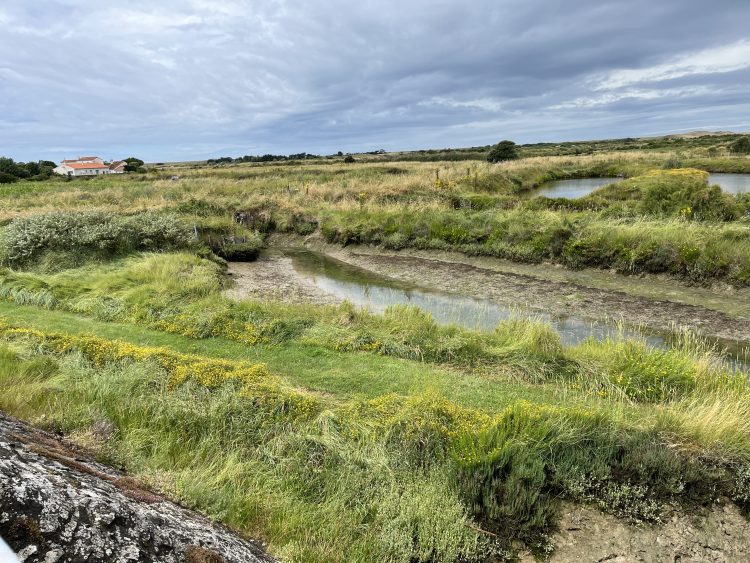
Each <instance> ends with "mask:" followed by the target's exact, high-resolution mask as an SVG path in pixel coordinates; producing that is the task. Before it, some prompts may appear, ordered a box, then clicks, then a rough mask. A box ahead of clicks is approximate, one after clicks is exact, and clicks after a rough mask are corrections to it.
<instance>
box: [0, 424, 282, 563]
mask: <svg viewBox="0 0 750 563" xmlns="http://www.w3.org/2000/svg"><path fill="white" fill-rule="evenodd" d="M0 536H2V537H3V538H4V539H5V540H6V541H7V542H8V544H9V545H10V546H11V548H13V549H14V550H15V551H16V553H17V554H18V558H19V559H20V560H21V561H24V562H25V563H73V562H76V563H77V562H84V561H85V562H87V563H95V562H105V561H106V562H111V563H126V562H139V563H140V562H144V563H145V562H164V563H178V562H184V561H187V562H190V561H210V562H213V561H217V562H219V561H225V562H227V563H230V562H237V563H266V562H272V561H274V560H273V559H272V558H271V557H270V556H269V555H268V554H266V553H265V551H264V550H263V548H262V546H261V545H259V544H258V543H256V542H253V541H251V540H248V539H245V538H243V537H241V536H239V535H238V534H236V533H235V532H233V531H231V530H229V529H228V528H226V527H224V526H221V525H218V524H216V523H214V522H211V521H210V520H208V519H207V518H205V517H203V516H201V515H199V514H197V513H195V512H193V511H191V510H188V509H186V508H184V507H181V506H179V505H177V504H175V503H173V502H170V501H168V500H167V499H165V498H163V497H161V496H159V495H157V494H154V493H153V492H151V491H148V490H145V489H144V488H143V487H142V486H141V485H139V484H138V483H137V482H136V481H135V480H133V479H131V478H128V477H127V476H126V475H125V474H124V473H122V472H119V471H117V470H115V469H113V468H111V467H107V466H104V465H102V464H99V463H96V462H95V461H93V460H91V459H89V458H88V457H86V455H85V453H84V452H81V451H80V450H78V449H77V448H75V446H73V445H71V444H68V443H67V442H65V441H64V440H61V439H59V438H58V437H56V436H53V435H51V434H48V433H46V432H42V431H39V430H36V429H33V428H31V427H29V426H28V425H26V424H24V423H22V422H20V421H18V420H16V419H14V418H11V417H8V416H5V415H3V414H2V413H0Z"/></svg>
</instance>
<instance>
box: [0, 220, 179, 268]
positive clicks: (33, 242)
mask: <svg viewBox="0 0 750 563" xmlns="http://www.w3.org/2000/svg"><path fill="white" fill-rule="evenodd" d="M2 240H3V245H4V254H5V260H6V261H7V262H8V263H9V264H10V265H12V266H16V267H18V266H28V265H31V264H33V263H34V262H37V261H39V260H40V259H41V258H42V257H43V256H44V255H46V254H50V255H61V256H64V257H69V258H70V259H71V260H72V261H73V262H74V263H80V262H81V261H84V260H85V259H86V258H91V257H96V258H111V257H115V256H121V255H124V254H127V253H129V252H135V251H166V250H174V249H179V248H185V247H188V246H190V244H191V242H192V233H191V230H190V229H189V228H188V227H187V225H185V224H184V223H182V222H181V221H180V220H179V218H177V217H176V216H173V215H159V214H155V213H142V214H139V215H114V214H111V213H105V212H102V211H87V212H81V213H73V212H59V213H47V214H44V215H32V216H29V217H19V218H17V219H14V220H13V221H11V223H10V224H9V225H8V226H7V227H6V228H5V230H4V233H3V237H2Z"/></svg>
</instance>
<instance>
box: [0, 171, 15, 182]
mask: <svg viewBox="0 0 750 563" xmlns="http://www.w3.org/2000/svg"><path fill="white" fill-rule="evenodd" d="M17 180H18V178H16V177H15V176H14V175H13V174H8V173H7V172H0V184H12V183H13V182H15V181H17Z"/></svg>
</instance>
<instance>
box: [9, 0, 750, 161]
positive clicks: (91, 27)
mask: <svg viewBox="0 0 750 563" xmlns="http://www.w3.org/2000/svg"><path fill="white" fill-rule="evenodd" d="M748 86H750V1H748V0H712V1H711V2H709V1H707V0H575V1H572V0H568V1H563V0H560V1H557V0H472V1H471V2H458V1H451V2H446V1H441V0H431V1H421V0H396V1H392V0H378V1H371V0H359V1H356V2H351V1H346V2H344V1H340V0H325V1H323V0H307V1H297V2H291V1H286V0H268V1H266V0H158V1H156V0H148V1H143V0H127V1H121V0H109V1H106V2H102V1H100V0H97V1H94V0H2V3H0V155H3V156H10V157H13V158H15V159H17V160H39V159H49V160H60V159H61V158H64V157H74V156H77V155H84V154H96V155H100V156H102V157H104V158H112V159H114V158H124V157H127V156H131V155H135V156H138V157H140V158H143V159H144V160H146V161H149V162H157V161H176V160H197V159H205V158H211V157H218V156H240V155H245V154H265V153H274V154H289V153H297V152H311V153H315V154H330V153H334V152H336V151H339V150H341V151H344V152H360V151H370V150H378V149H385V150H389V151H390V150H413V149H422V148H444V147H465V146H479V145H486V144H493V143H496V142H498V141H499V140H501V139H512V140H514V141H516V142H518V143H530V142H544V141H562V140H585V139H603V138H618V137H631V136H632V137H635V136H651V135H659V134H668V133H679V132H687V131H692V130H696V129H706V130H733V131H750V88H748Z"/></svg>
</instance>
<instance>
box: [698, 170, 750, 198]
mask: <svg viewBox="0 0 750 563" xmlns="http://www.w3.org/2000/svg"><path fill="white" fill-rule="evenodd" d="M708 183H709V184H710V185H714V184H719V185H720V186H721V189H722V190H724V191H725V192H727V193H730V194H746V193H750V174H709V175H708Z"/></svg>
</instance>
